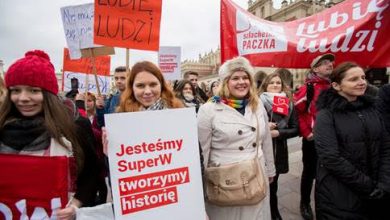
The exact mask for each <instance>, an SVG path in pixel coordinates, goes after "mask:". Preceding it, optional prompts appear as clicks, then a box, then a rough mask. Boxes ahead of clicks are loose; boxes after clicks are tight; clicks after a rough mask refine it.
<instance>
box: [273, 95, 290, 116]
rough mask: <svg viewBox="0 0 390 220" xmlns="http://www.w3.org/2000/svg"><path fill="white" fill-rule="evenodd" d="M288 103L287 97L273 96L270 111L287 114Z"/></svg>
mask: <svg viewBox="0 0 390 220" xmlns="http://www.w3.org/2000/svg"><path fill="white" fill-rule="evenodd" d="M288 103H289V99H288V98H287V97H283V96H274V102H273V103H272V111H273V112H275V113H279V114H281V115H285V116H286V115H288V108H289V106H288Z"/></svg>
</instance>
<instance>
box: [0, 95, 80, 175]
mask: <svg viewBox="0 0 390 220" xmlns="http://www.w3.org/2000/svg"><path fill="white" fill-rule="evenodd" d="M42 95H43V103H42V108H43V110H42V113H43V117H44V126H45V127H46V129H47V131H48V132H49V134H50V137H52V138H54V139H55V140H56V141H57V142H58V143H60V144H61V145H62V146H63V147H65V148H67V146H66V144H65V142H64V140H63V139H62V138H63V137H65V138H66V139H67V140H68V141H70V142H71V143H72V149H68V148H67V149H68V150H72V151H73V153H74V157H75V159H76V163H77V171H78V172H79V171H81V170H82V167H83V161H84V154H83V151H82V149H81V146H80V143H79V141H78V138H77V134H76V124H75V123H74V118H72V116H71V114H70V113H69V111H67V107H66V106H65V105H64V104H63V103H62V101H61V100H60V99H59V98H58V97H57V96H56V95H54V94H52V93H50V92H47V91H45V90H42ZM0 112H1V114H0V130H2V129H3V128H4V126H5V124H6V123H7V121H8V120H10V119H13V118H17V117H19V115H20V113H19V111H18V110H17V109H16V107H15V105H14V104H13V102H12V101H11V98H10V92H9V91H8V94H7V96H6V98H5V101H4V103H3V105H1V106H0Z"/></svg>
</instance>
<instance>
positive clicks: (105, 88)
mask: <svg viewBox="0 0 390 220" xmlns="http://www.w3.org/2000/svg"><path fill="white" fill-rule="evenodd" d="M97 76H98V81H99V85H100V92H101V93H102V94H108V93H110V83H111V77H110V76H102V75H97ZM85 77H87V74H85V73H75V72H69V71H65V72H64V79H63V85H64V87H63V91H65V92H68V91H70V90H71V89H72V85H71V79H72V78H76V79H77V80H78V82H79V88H78V89H79V92H85ZM88 92H91V93H95V94H97V93H98V92H97V88H96V82H95V76H94V75H89V76H88Z"/></svg>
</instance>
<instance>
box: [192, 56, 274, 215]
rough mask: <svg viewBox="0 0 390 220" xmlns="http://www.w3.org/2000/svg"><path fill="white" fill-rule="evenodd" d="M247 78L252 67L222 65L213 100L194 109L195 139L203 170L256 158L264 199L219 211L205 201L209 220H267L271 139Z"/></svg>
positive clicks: (234, 61) (240, 63)
mask: <svg viewBox="0 0 390 220" xmlns="http://www.w3.org/2000/svg"><path fill="white" fill-rule="evenodd" d="M252 75H253V67H252V66H251V65H250V63H249V61H248V60H247V59H245V58H243V57H237V58H234V59H232V60H228V61H226V62H225V63H224V64H223V65H222V66H221V68H220V71H219V77H220V80H221V86H220V90H219V91H218V96H213V97H212V98H210V100H209V101H208V102H207V103H206V104H204V105H202V106H201V107H200V109H199V112H198V135H199V142H200V145H201V147H202V151H203V157H204V166H205V167H217V166H221V165H227V164H232V163H236V162H240V161H244V160H249V159H252V158H254V157H257V158H258V160H259V162H260V166H261V167H262V168H263V170H264V175H265V176H264V179H266V183H267V184H266V187H267V190H266V191H267V195H266V197H265V198H264V199H263V200H261V201H260V202H259V203H258V204H255V205H241V206H218V205H214V204H211V203H210V202H208V201H206V211H207V214H208V216H209V218H210V220H265V219H267V220H268V219H271V213H270V206H269V193H268V192H269V189H268V182H272V179H273V177H274V176H275V166H274V157H273V152H272V139H271V135H270V130H269V128H268V117H267V113H266V112H265V110H264V107H263V104H262V103H261V101H260V100H259V98H258V96H257V92H256V87H255V84H254V81H253V77H252ZM257 148H258V154H257V155H256V152H257Z"/></svg>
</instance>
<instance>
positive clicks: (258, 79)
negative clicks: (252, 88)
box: [254, 70, 267, 90]
mask: <svg viewBox="0 0 390 220" xmlns="http://www.w3.org/2000/svg"><path fill="white" fill-rule="evenodd" d="M265 77H267V73H265V72H264V71H262V70H259V71H257V72H256V74H255V76H254V80H255V84H256V88H257V90H260V86H261V84H262V83H263V80H264V78H265Z"/></svg>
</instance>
